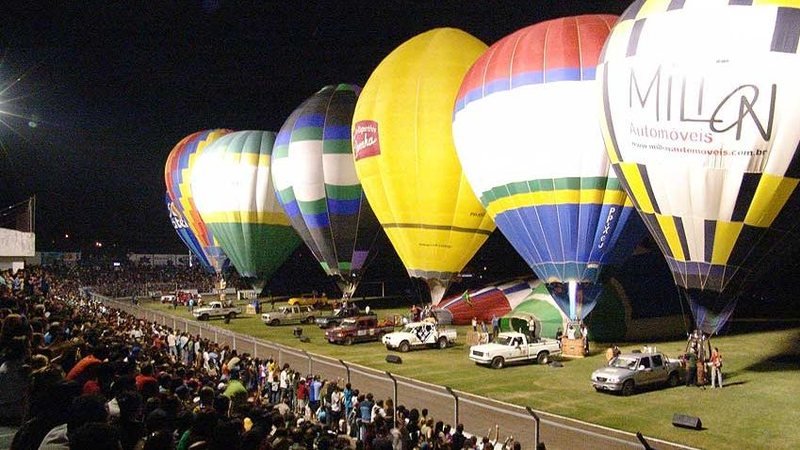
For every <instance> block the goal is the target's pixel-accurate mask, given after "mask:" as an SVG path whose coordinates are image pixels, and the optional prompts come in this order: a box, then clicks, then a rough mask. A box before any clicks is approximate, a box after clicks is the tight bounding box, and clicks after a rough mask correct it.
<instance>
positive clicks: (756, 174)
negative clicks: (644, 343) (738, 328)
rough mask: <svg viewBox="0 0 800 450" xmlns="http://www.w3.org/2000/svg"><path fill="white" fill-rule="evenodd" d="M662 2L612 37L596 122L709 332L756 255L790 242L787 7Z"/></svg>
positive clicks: (793, 12) (791, 80) (794, 91)
mask: <svg viewBox="0 0 800 450" xmlns="http://www.w3.org/2000/svg"><path fill="white" fill-rule="evenodd" d="M750 3H752V4H750ZM666 5H667V4H666V3H664V2H660V1H637V2H635V3H634V4H633V5H631V6H630V7H629V8H628V9H627V10H626V11H625V13H624V14H623V16H622V18H621V19H620V21H619V23H618V24H617V25H616V26H615V27H614V29H613V31H612V33H611V35H610V37H609V40H608V43H607V44H606V48H605V50H604V56H603V58H602V60H601V64H600V66H598V79H599V80H601V81H602V98H603V107H604V110H603V120H602V125H603V132H604V137H605V140H606V146H607V150H608V153H609V156H610V157H611V160H612V163H613V164H614V168H615V170H616V171H617V174H618V175H619V178H620V180H621V182H622V184H623V186H624V187H625V189H626V190H627V191H628V193H629V194H630V195H631V196H632V198H633V201H634V204H635V205H636V208H637V209H638V210H639V212H640V213H641V215H642V218H643V219H644V221H645V223H646V225H647V227H648V229H649V231H650V232H651V234H652V235H653V237H654V238H655V240H656V242H657V243H658V245H659V247H660V249H661V251H662V253H663V254H664V256H665V258H666V259H667V262H668V264H669V267H670V270H671V271H672V274H673V277H674V280H675V283H676V284H677V285H678V286H679V287H681V288H683V289H685V291H686V292H687V293H688V296H689V301H690V304H691V306H692V311H693V313H694V316H695V323H696V325H697V327H698V328H699V329H702V330H703V331H704V332H707V333H711V332H714V331H716V330H718V329H719V327H721V326H722V325H723V324H724V322H725V320H727V318H728V317H729V316H730V314H731V313H732V311H733V306H734V305H735V301H734V299H735V298H736V297H737V294H738V293H739V291H740V290H741V289H742V288H743V287H744V286H746V283H747V281H748V279H751V278H753V277H752V275H753V271H754V270H755V269H758V268H762V267H767V266H768V265H767V264H766V263H768V262H769V261H768V255H771V254H772V253H773V252H774V251H775V250H776V248H778V247H779V246H780V248H786V247H791V246H790V245H788V244H789V243H796V242H797V240H796V239H794V240H793V241H789V240H787V239H786V237H787V235H789V234H790V233H793V232H794V231H795V228H796V223H797V218H798V217H797V212H798V210H800V196H799V195H798V192H797V184H798V180H799V179H800V158H799V157H798V155H797V150H798V141H800V109H798V107H797V105H798V104H800V84H798V83H797V80H798V79H800V56H798V53H797V50H798V40H799V39H798V37H800V25H798V24H800V13H799V11H800V10H798V9H796V6H797V2H794V1H776V2H766V3H762V2H747V4H739V2H703V1H687V2H685V3H684V2H672V3H670V4H669V8H665V6H666ZM792 6H794V8H792Z"/></svg>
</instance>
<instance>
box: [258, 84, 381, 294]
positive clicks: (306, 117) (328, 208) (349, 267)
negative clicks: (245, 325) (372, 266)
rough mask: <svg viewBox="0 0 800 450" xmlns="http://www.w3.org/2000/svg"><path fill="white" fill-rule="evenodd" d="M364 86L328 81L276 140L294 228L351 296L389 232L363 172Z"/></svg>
mask: <svg viewBox="0 0 800 450" xmlns="http://www.w3.org/2000/svg"><path fill="white" fill-rule="evenodd" d="M360 92H361V88H360V87H358V86H355V85H352V84H339V85H335V86H326V87H324V88H322V89H321V90H320V91H319V92H317V93H316V94H314V95H313V96H311V97H310V98H308V99H307V100H306V101H305V102H303V103H302V104H301V105H300V106H299V107H298V108H297V109H295V110H294V112H292V114H291V115H290V116H289V118H288V119H287V120H286V122H285V123H284V124H283V127H282V128H281V130H280V132H278V136H277V137H276V139H275V147H274V148H273V150H272V167H271V170H272V177H273V182H274V183H275V191H276V192H277V194H278V199H279V200H280V203H281V206H283V209H284V211H286V215H288V216H289V220H291V222H292V227H293V228H294V229H295V231H297V234H299V235H300V237H301V238H302V239H303V241H304V242H305V244H306V246H308V248H309V249H310V250H311V252H312V253H313V254H314V257H315V258H316V259H317V261H319V263H320V265H321V266H322V268H323V269H324V270H325V272H326V273H327V274H328V275H331V276H336V277H338V280H337V283H338V284H339V287H340V288H341V289H342V292H343V294H344V296H345V297H351V296H352V295H353V292H355V290H356V287H357V286H358V282H359V281H360V280H361V275H362V274H363V271H364V269H365V268H366V263H367V257H368V256H369V253H370V250H372V247H373V245H374V243H375V239H376V237H377V236H378V233H380V232H381V226H380V223H378V219H377V218H376V217H375V214H374V213H373V212H372V208H370V206H369V203H367V199H366V197H365V196H364V192H363V190H362V189H361V182H359V181H358V177H357V176H356V167H355V160H354V159H353V148H352V144H351V138H350V127H351V124H352V121H353V110H354V109H355V107H356V100H358V94H359V93H360Z"/></svg>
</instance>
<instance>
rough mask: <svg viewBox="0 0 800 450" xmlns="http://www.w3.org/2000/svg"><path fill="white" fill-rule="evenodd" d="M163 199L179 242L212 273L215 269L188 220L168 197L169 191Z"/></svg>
mask: <svg viewBox="0 0 800 450" xmlns="http://www.w3.org/2000/svg"><path fill="white" fill-rule="evenodd" d="M164 201H165V203H166V204H167V211H168V212H169V221H170V222H171V223H172V227H173V228H175V232H176V233H178V237H179V238H181V242H183V244H184V245H186V247H187V248H188V249H189V251H191V252H192V254H193V255H194V256H195V258H197V261H198V262H199V263H200V266H201V267H202V268H203V269H205V270H206V272H209V273H214V272H215V270H214V268H213V267H212V266H211V264H210V263H209V262H208V259H207V258H206V255H205V253H204V252H203V249H202V247H200V242H198V241H197V238H196V237H194V234H193V233H192V229H191V228H189V222H188V221H187V220H186V217H185V216H184V215H183V213H182V212H181V211H180V210H179V209H178V207H177V206H176V205H175V202H173V201H172V199H171V198H169V193H166V194H165V195H164Z"/></svg>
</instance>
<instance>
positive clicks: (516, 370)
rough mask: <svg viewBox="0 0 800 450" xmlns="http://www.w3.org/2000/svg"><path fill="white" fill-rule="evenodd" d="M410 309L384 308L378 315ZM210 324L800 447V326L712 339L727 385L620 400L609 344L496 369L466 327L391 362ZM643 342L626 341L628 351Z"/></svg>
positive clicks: (584, 412) (640, 426)
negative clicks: (695, 421)
mask: <svg viewBox="0 0 800 450" xmlns="http://www.w3.org/2000/svg"><path fill="white" fill-rule="evenodd" d="M146 306H148V307H151V308H153V309H158V310H162V311H168V312H169V313H171V314H175V315H177V316H181V317H187V318H188V317H191V316H190V315H189V313H188V311H187V310H186V308H179V309H178V310H177V311H173V310H172V308H171V307H166V306H163V305H160V304H157V303H152V304H147V305H146ZM267 308H268V306H267ZM405 312H406V310H405V309H403V310H397V309H394V310H392V309H378V310H377V313H378V314H379V316H384V315H389V314H396V313H397V314H402V313H405ZM212 324H213V325H216V326H219V327H223V328H227V329H230V330H232V331H236V332H240V333H246V334H249V335H253V336H256V337H259V338H262V339H266V340H270V341H273V342H277V343H281V344H286V345H290V346H293V347H298V348H302V349H304V350H306V351H308V352H312V353H317V354H321V355H327V356H331V357H334V358H341V359H343V360H346V361H350V362H354V363H358V364H362V365H365V366H369V367H373V368H375V369H379V370H389V371H391V372H393V373H397V374H400V375H404V376H407V377H412V378H416V379H419V380H423V381H427V382H430V383H436V384H444V385H448V386H451V387H453V388H454V389H458V390H462V391H467V392H472V393H475V394H479V395H483V396H486V397H490V398H494V399H498V400H502V401H506V402H509V403H514V404H518V405H522V406H530V407H533V408H535V409H539V410H543V411H548V412H551V413H555V414H560V415H564V416H568V417H572V418H576V419H581V420H585V421H588V422H592V423H597V424H600V425H604V426H608V427H612V428H616V429H621V430H626V431H630V432H637V431H641V432H642V433H644V434H645V435H648V436H654V437H658V438H662V439H666V440H670V441H673V442H679V443H683V444H686V445H690V446H695V447H701V448H714V449H719V448H733V449H757V448H773V449H797V448H800V425H798V424H800V397H798V394H797V391H798V389H800V328H793V329H781V330H774V331H761V332H752V333H743V334H735V335H726V336H721V337H715V338H714V340H713V341H712V344H713V345H715V346H718V347H719V348H720V351H721V352H722V354H723V356H724V360H725V373H724V376H725V388H724V389H710V388H709V389H701V388H696V387H684V386H679V387H677V388H673V389H661V390H652V391H647V392H641V393H638V394H636V395H634V396H631V397H621V396H617V395H609V394H602V393H597V392H595V391H594V389H593V388H592V387H591V384H590V382H589V377H590V374H591V373H592V371H593V370H594V369H596V368H597V367H600V366H602V365H603V364H604V362H605V358H604V356H603V352H604V350H605V346H604V345H602V344H594V343H593V344H592V355H591V356H589V357H587V358H582V359H573V360H566V359H565V360H562V362H563V367H561V368H554V367H546V366H538V365H535V364H534V365H523V366H514V367H507V368H505V369H503V370H501V371H495V370H492V369H488V368H484V367H479V366H476V365H475V364H473V363H472V362H470V361H469V359H468V358H467V351H468V349H467V347H466V346H465V345H464V344H463V342H464V336H465V335H466V331H467V327H456V328H458V332H459V340H460V341H461V343H460V344H458V345H456V346H454V347H452V348H449V349H447V350H430V351H414V352H410V353H408V354H405V355H403V364H402V365H390V364H388V363H386V362H385V360H384V357H385V356H386V349H385V348H384V347H383V346H382V345H381V344H379V343H365V344H356V345H354V346H351V347H347V346H339V345H330V344H328V343H327V342H326V341H325V339H324V337H323V334H322V330H320V329H319V328H317V327H316V326H312V325H304V326H303V328H304V330H303V334H304V335H306V336H309V337H310V338H311V340H310V342H308V343H300V342H298V340H297V339H296V338H294V337H293V336H292V331H291V330H292V326H281V327H267V326H265V325H264V324H263V323H261V321H260V320H259V318H258V317H255V316H249V317H248V316H245V317H240V318H237V319H235V320H233V321H232V322H231V323H230V324H229V325H226V324H224V323H223V321H221V320H215V321H213V322H212ZM641 344H643V343H626V344H624V345H622V344H620V347H621V348H622V349H623V351H625V350H632V349H635V348H640V347H641ZM647 344H651V345H656V346H657V347H658V349H659V350H662V351H664V352H666V353H667V354H668V355H672V356H677V355H678V354H679V353H681V352H683V351H684V348H685V341H671V342H648V343H647ZM674 413H683V414H689V415H692V416H698V417H700V418H701V420H702V422H703V427H704V429H703V430H701V431H695V430H688V429H682V428H676V427H674V426H673V425H672V415H673V414H674Z"/></svg>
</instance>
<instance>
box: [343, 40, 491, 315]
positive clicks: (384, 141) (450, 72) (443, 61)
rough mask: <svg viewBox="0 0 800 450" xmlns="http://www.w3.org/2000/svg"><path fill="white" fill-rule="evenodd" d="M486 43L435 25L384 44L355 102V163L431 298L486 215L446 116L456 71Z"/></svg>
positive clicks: (479, 240)
mask: <svg viewBox="0 0 800 450" xmlns="http://www.w3.org/2000/svg"><path fill="white" fill-rule="evenodd" d="M485 49H486V45H484V44H483V43H482V42H480V41H479V40H477V39H475V38H474V37H472V36H470V35H469V34H467V33H464V32H463V31H460V30H456V29H452V28H439V29H435V30H431V31H428V32H426V33H423V34H420V35H418V36H416V37H414V38H412V39H410V40H408V41H406V42H405V43H403V44H402V45H400V46H399V47H398V48H397V49H395V50H394V51H392V52H391V53H390V54H389V55H388V56H387V57H386V58H385V59H384V60H383V61H382V62H381V63H380V64H379V65H378V67H377V68H376V69H375V71H374V72H373V73H372V75H371V76H370V78H369V80H368V81H367V84H366V86H364V90H363V91H362V93H361V96H360V97H359V99H358V103H357V104H356V110H355V113H354V115H353V148H354V150H355V159H356V173H357V174H358V178H359V180H360V181H361V184H362V186H363V188H364V193H365V194H366V195H367V199H368V200H369V203H370V205H371V206H372V209H373V210H374V211H375V215H376V216H377V217H378V221H379V222H380V223H381V225H382V226H383V229H384V231H386V234H387V236H388V237H389V240H390V241H391V242H392V245H393V246H394V248H395V250H396V251H397V254H398V255H399V256H400V259H401V260H402V261H403V264H404V265H405V267H406V269H407V270H408V274H409V275H410V276H412V277H419V278H423V279H425V280H426V281H427V283H428V286H429V287H430V289H431V300H432V302H433V303H434V304H436V303H438V302H439V300H440V299H441V298H442V296H443V295H444V293H445V291H446V290H447V287H448V286H449V284H450V281H451V279H452V278H453V276H454V275H456V274H457V273H458V272H459V271H461V269H462V268H463V267H464V266H465V265H466V263H467V262H469V260H470V259H471V258H472V256H473V255H474V254H475V252H476V251H477V250H478V248H480V246H481V245H482V244H483V242H484V241H485V240H486V238H487V237H488V236H489V234H491V232H492V231H493V230H494V224H493V223H492V221H491V219H490V218H489V217H488V216H487V215H486V211H485V210H484V209H483V206H481V204H480V202H479V201H478V199H477V198H475V194H474V193H473V192H472V190H471V188H470V187H469V185H468V183H467V181H466V179H465V178H464V177H463V175H462V173H461V165H460V164H459V163H458V159H457V158H456V153H455V149H454V147H453V135H452V128H451V118H452V110H453V103H454V101H455V98H456V93H457V92H458V86H459V84H460V83H461V79H462V78H463V76H464V74H465V73H466V72H467V70H468V69H469V66H470V65H471V64H472V63H473V62H474V61H475V59H477V58H478V56H480V54H481V53H482V52H483V51H484V50H485Z"/></svg>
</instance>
